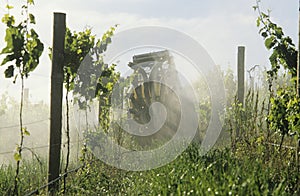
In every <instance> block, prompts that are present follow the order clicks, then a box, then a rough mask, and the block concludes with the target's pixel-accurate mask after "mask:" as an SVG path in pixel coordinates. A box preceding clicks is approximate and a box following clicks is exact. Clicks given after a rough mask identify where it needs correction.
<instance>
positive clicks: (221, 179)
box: [0, 1, 300, 195]
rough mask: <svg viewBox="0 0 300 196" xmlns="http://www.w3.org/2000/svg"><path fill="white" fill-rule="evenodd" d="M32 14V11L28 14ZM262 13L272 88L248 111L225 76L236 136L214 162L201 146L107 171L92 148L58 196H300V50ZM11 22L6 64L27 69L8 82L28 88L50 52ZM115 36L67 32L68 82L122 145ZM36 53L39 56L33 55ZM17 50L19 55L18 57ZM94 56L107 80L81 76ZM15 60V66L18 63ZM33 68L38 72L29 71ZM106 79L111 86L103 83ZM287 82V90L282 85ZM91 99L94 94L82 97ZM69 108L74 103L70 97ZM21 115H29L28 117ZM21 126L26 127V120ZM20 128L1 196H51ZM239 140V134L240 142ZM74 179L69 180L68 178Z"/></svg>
mask: <svg viewBox="0 0 300 196" xmlns="http://www.w3.org/2000/svg"><path fill="white" fill-rule="evenodd" d="M31 3H32V1H28V4H31ZM8 9H10V7H8ZM25 9H26V10H27V9H28V7H27V8H26V7H25ZM254 9H255V10H258V12H259V19H258V20H257V25H258V26H260V25H262V27H261V29H260V34H261V36H262V37H263V39H264V41H265V45H266V48H267V49H268V50H271V51H272V55H271V56H270V62H271V65H272V67H271V70H268V71H267V72H266V75H267V80H266V83H265V84H262V85H261V87H260V88H259V89H256V90H255V91H254V90H253V89H252V88H249V90H248V93H247V96H246V97H245V99H246V100H245V105H244V106H242V105H241V104H240V103H239V102H238V101H237V99H236V98H235V96H234V94H235V92H234V91H233V90H232V89H233V87H234V86H235V81H234V77H233V73H232V71H230V70H229V71H227V72H226V73H223V77H224V80H225V87H226V90H227V93H228V94H227V97H228V102H227V103H226V115H225V117H224V119H222V120H224V126H223V132H225V133H227V134H228V135H229V136H230V138H228V140H229V142H228V143H229V145H228V143H225V142H219V144H221V145H218V146H216V147H215V148H214V149H213V150H211V151H210V152H208V153H207V154H205V155H201V153H200V146H198V145H199V144H197V143H193V144H191V145H190V146H189V147H188V149H186V150H185V151H184V152H183V153H182V154H181V155H179V156H178V157H177V158H176V159H175V160H174V161H173V162H171V163H169V164H168V165H165V166H163V167H160V168H156V169H152V170H148V171H141V172H134V171H124V170H120V169H117V168H114V167H111V166H109V165H106V164H104V163H103V162H101V161H99V160H97V158H96V157H94V156H93V155H92V154H91V152H90V151H89V149H87V148H86V146H85V145H84V146H83V149H82V151H81V157H80V163H79V165H78V163H75V162H74V163H72V162H71V163H70V164H69V154H67V161H66V164H65V166H62V168H61V171H64V172H61V174H62V179H60V180H61V181H63V182H64V183H60V184H61V187H60V191H59V193H58V194H60V195H64V194H67V195H102V194H105V195H299V194H300V176H299V173H300V167H299V144H300V139H299V138H300V132H299V130H300V106H299V103H300V100H299V97H298V96H297V94H296V89H295V75H296V56H297V50H296V48H295V46H294V44H293V42H292V40H291V39H290V38H289V37H286V36H284V33H283V31H282V28H281V27H279V26H278V25H276V24H275V23H273V22H272V21H271V20H270V16H269V15H267V14H265V13H263V12H261V11H260V9H259V5H258V4H257V6H255V7H254ZM27 16H28V18H27V20H28V21H27V22H26V24H27V23H28V22H29V23H34V22H35V20H34V17H33V15H30V14H28V15H27ZM4 22H5V23H6V24H7V26H8V31H7V36H6V41H7V44H8V46H7V47H6V48H5V49H4V50H3V51H2V53H5V54H9V55H8V56H7V58H5V59H6V60H4V63H3V64H5V61H7V62H8V61H13V60H16V59H15V56H16V57H17V58H20V57H22V59H23V60H22V61H21V62H19V61H18V60H16V61H15V66H12V67H11V66H9V67H8V68H7V70H6V71H5V76H6V77H13V70H14V69H15V68H17V69H19V74H20V75H21V78H22V80H23V77H27V76H28V73H29V72H30V71H33V69H34V68H35V67H36V66H37V64H38V58H39V56H40V53H41V52H42V48H41V47H42V45H40V44H41V43H39V41H38V37H37V35H36V34H35V33H32V34H30V35H29V37H28V40H25V39H24V35H23V34H22V32H23V31H25V30H24V29H21V30H20V32H21V33H20V34H18V33H19V30H17V28H19V27H15V26H12V25H13V22H14V20H13V18H12V17H10V16H9V15H8V16H5V17H4ZM21 27H22V28H24V27H23V26H22V25H21V26H20V28H21ZM26 28H27V27H26ZM13 29H14V30H13ZM114 30H115V29H114V27H112V28H111V29H109V30H108V31H107V32H106V33H105V34H104V35H103V37H102V39H101V40H99V41H98V42H96V43H95V36H94V35H92V34H91V31H90V30H89V29H88V30H86V31H84V32H79V33H76V32H73V33H72V32H71V31H70V30H67V34H66V49H65V50H66V65H65V67H64V73H65V80H64V81H65V84H66V89H67V92H69V91H72V92H73V93H74V95H75V102H77V103H78V104H79V106H80V107H81V108H82V109H85V110H87V109H88V106H87V105H85V104H86V103H87V102H90V101H92V100H93V99H94V98H98V101H99V106H101V107H102V108H101V109H102V110H101V113H100V114H99V121H100V122H99V124H101V126H102V128H103V129H102V130H101V131H104V132H108V131H112V133H115V132H117V133H115V135H116V136H115V137H116V138H115V139H116V140H117V141H120V140H121V139H120V137H123V138H122V140H123V141H122V142H124V143H126V141H124V140H125V139H124V138H125V136H124V135H123V136H122V135H121V134H118V132H119V131H120V128H119V127H117V126H116V127H114V126H109V125H110V124H109V123H110V121H109V118H110V115H109V110H110V105H111V103H110V96H111V93H112V89H113V86H114V85H115V83H116V81H117V79H118V78H119V74H118V73H117V72H116V71H115V66H116V65H112V66H108V65H107V64H105V63H104V62H103V58H102V56H101V55H102V53H103V52H104V51H105V50H106V47H107V45H108V44H109V43H110V42H111V39H110V37H111V36H113V33H114ZM10 31H13V32H15V33H17V32H18V33H17V34H16V35H18V36H19V38H20V39H22V40H21V42H22V44H23V45H22V46H21V49H20V50H22V51H21V52H20V51H19V49H18V48H17V46H18V47H19V45H18V44H17V46H14V45H13V44H16V43H21V42H20V41H12V40H11V39H12V38H13V39H15V38H18V36H12V37H10ZM26 32H27V31H26ZM31 32H34V31H31ZM31 36H33V37H31ZM29 38H30V39H29ZM78 40H79V41H78ZM33 42H34V43H35V44H33ZM32 45H36V47H38V48H34V47H33V48H31V47H30V46H32ZM95 45H96V46H97V47H98V49H99V48H100V51H98V50H96V51H89V50H90V48H91V47H93V46H95ZM28 48H29V49H32V51H31V50H27V49H28ZM13 49H16V50H17V49H18V50H17V51H14V50H13ZM88 52H92V53H93V54H94V55H95V56H96V60H95V61H93V64H92V65H93V66H95V67H90V69H91V70H96V69H97V70H98V71H99V70H100V72H101V73H102V75H101V74H100V75H98V76H97V74H95V73H94V72H88V75H77V70H78V68H79V64H80V62H82V60H83V57H84V56H86V54H87V53H88ZM20 53H21V54H20ZM27 53H28V54H27ZM31 53H32V54H31ZM24 54H25V56H24ZM10 55H12V56H10ZM20 55H22V56H20ZM26 55H28V57H27V56H26ZM32 55H33V56H32ZM50 56H51V55H50ZM10 57H13V58H14V59H11V60H10V59H9V58H10ZM75 57H76V58H75ZM24 59H26V60H24ZM27 60H28V61H27ZM90 60H91V59H90ZM29 62H30V63H31V64H28V63H29ZM280 69H284V71H285V73H287V75H280V74H279V70H280ZM91 70H88V71H91ZM93 74H94V75H93ZM101 76H103V77H106V78H108V80H102V79H103V78H101ZM290 78H291V80H290ZM76 80H78V81H79V82H80V81H81V83H80V84H81V86H80V88H82V89H84V91H80V89H79V88H78V89H77V88H76V86H74V82H75V81H76ZM282 81H285V83H283V84H282ZM92 87H93V88H92ZM200 87H201V85H200ZM200 87H199V88H200ZM264 88H266V89H264ZM200 90H201V89H200ZM95 91H96V94H95ZM83 92H85V93H86V94H82V93H83ZM1 100H2V101H1V103H0V115H6V112H8V108H7V106H6V104H3V103H4V102H6V101H7V97H6V96H3V97H2V98H1ZM21 103H22V102H21ZM66 103H67V104H68V103H69V98H68V93H67V96H66ZM21 108H22V105H21ZM210 110H211V109H210V103H209V101H206V100H205V101H204V102H203V103H201V104H200V106H199V113H200V116H201V118H202V119H204V120H205V122H204V123H203V124H204V125H203V127H200V129H203V130H205V128H206V127H207V125H208V122H209V120H208V119H209V115H210ZM20 113H22V109H21V112H20ZM67 116H68V115H67ZM20 119H22V115H21V118H20ZM20 124H21V127H20V129H21V138H22V140H21V144H20V145H19V146H18V148H17V155H18V154H19V157H15V159H16V162H17V168H15V166H13V165H8V166H5V165H2V166H1V167H0V195H16V194H21V195H24V194H28V193H31V194H40V195H46V194H47V192H46V191H47V163H46V161H40V160H39V159H36V158H33V159H32V160H23V159H22V156H21V152H22V150H23V149H24V146H23V137H24V134H27V132H25V131H23V130H26V129H23V127H22V121H21V123H20ZM67 125H68V117H67ZM111 127H112V128H111ZM67 129H69V128H67ZM110 129H111V130H110ZM101 131H98V129H96V130H93V129H92V128H90V127H88V126H87V130H86V132H85V139H86V141H87V142H89V140H92V139H95V138H96V139H98V138H101V134H103V132H101ZM121 131H122V130H121ZM237 132H239V135H238V136H237V135H236V133H237ZM67 134H69V130H67ZM67 144H68V151H67V153H69V145H70V137H69V135H68V137H67ZM125 145H135V144H125ZM15 156H16V155H15ZM21 160H22V162H21ZM61 165H64V164H61ZM16 171H17V172H16ZM67 176H68V178H66V177H67Z"/></svg>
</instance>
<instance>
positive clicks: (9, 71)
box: [4, 65, 15, 78]
mask: <svg viewBox="0 0 300 196" xmlns="http://www.w3.org/2000/svg"><path fill="white" fill-rule="evenodd" d="M14 69H15V68H14V66H13V65H10V66H8V67H7V69H6V70H5V71H4V74H5V77H6V78H11V77H13V76H14Z"/></svg>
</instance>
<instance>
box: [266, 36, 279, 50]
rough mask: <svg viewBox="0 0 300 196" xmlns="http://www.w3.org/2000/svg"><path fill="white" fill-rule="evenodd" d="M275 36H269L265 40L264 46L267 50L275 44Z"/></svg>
mask: <svg viewBox="0 0 300 196" xmlns="http://www.w3.org/2000/svg"><path fill="white" fill-rule="evenodd" d="M275 41H276V39H275V37H274V36H271V37H269V38H267V39H266V40H265V46H266V48H267V49H268V50H270V49H271V48H272V47H273V46H274V45H275Z"/></svg>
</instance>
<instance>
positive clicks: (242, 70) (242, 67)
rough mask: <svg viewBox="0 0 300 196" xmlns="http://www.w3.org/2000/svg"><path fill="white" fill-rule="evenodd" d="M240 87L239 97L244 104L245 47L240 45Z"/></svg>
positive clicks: (238, 90)
mask: <svg viewBox="0 0 300 196" xmlns="http://www.w3.org/2000/svg"><path fill="white" fill-rule="evenodd" d="M237 71H238V88H237V97H238V101H239V102H240V103H242V105H243V106H244V93H245V47H244V46H239V47H238V67H237Z"/></svg>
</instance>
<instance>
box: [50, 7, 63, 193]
mask: <svg viewBox="0 0 300 196" xmlns="http://www.w3.org/2000/svg"><path fill="white" fill-rule="evenodd" d="M65 32H66V14H64V13H54V25H53V47H52V72H51V102H50V149H49V168H48V169H49V170H48V182H51V181H53V180H55V179H56V178H58V177H59V173H60V153H61V127H62V98H63V79H64V72H63V64H64V45H65ZM58 188H59V181H56V182H55V183H52V184H50V185H49V186H48V191H50V192H51V193H52V194H53V193H55V192H56V191H57V190H58Z"/></svg>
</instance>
